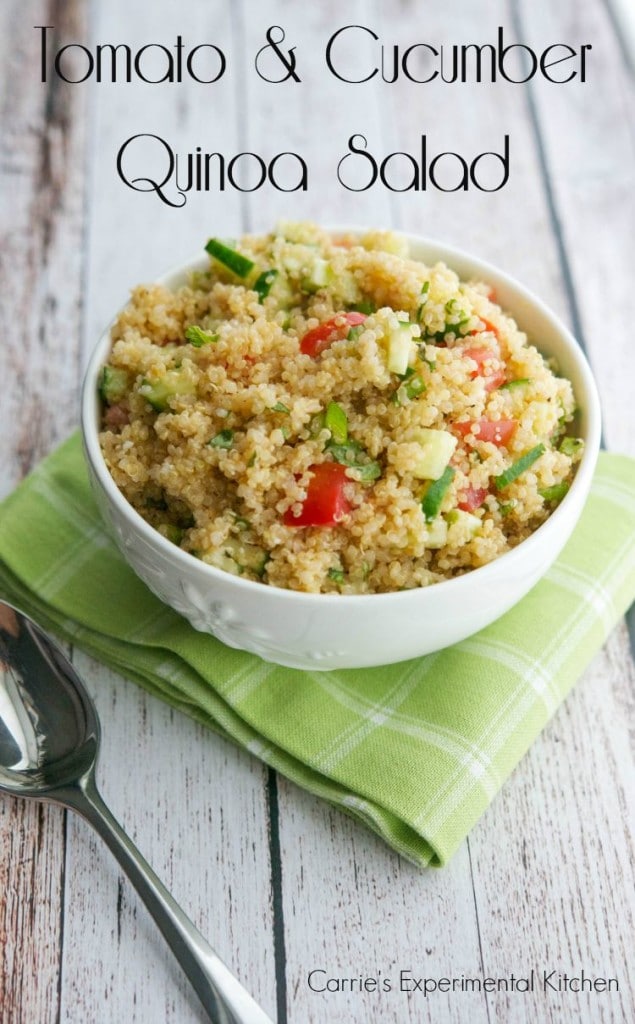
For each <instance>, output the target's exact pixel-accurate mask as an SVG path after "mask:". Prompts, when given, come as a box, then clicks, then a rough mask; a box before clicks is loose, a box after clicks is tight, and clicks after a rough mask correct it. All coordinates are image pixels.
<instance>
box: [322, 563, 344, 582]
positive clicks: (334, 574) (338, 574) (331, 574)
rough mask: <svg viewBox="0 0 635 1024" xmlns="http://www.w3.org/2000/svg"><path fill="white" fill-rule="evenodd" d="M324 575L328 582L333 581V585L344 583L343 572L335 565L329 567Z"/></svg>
mask: <svg viewBox="0 0 635 1024" xmlns="http://www.w3.org/2000/svg"><path fill="white" fill-rule="evenodd" d="M326 575H327V576H328V578H329V579H330V580H333V582H334V583H343V582H344V570H343V569H341V568H340V567H339V566H337V565H333V566H331V568H330V569H329V571H328V572H327V574H326Z"/></svg>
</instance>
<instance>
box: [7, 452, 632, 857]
mask: <svg viewBox="0 0 635 1024" xmlns="http://www.w3.org/2000/svg"><path fill="white" fill-rule="evenodd" d="M634 538H635V461H632V460H630V459H627V458H624V457H621V456H617V455H606V454H603V455H601V457H600V462H599V465H598V470H597V473H596V477H595V480H594V484H593V489H592V493H591V496H590V498H589V501H588V503H587V506H586V508H585V511H584V513H583V516H582V519H581V521H580V523H579V525H578V527H577V529H576V531H575V534H574V536H573V538H572V539H571V540H570V542H569V543H568V544H567V546H566V548H565V550H564V552H563V554H562V555H561V557H560V559H559V560H558V562H557V563H556V565H555V566H554V567H553V568H552V569H551V570H550V572H549V573H548V574H547V576H546V577H545V578H544V579H543V580H542V581H541V582H540V583H539V584H538V585H537V586H536V587H534V589H533V590H532V591H531V593H530V594H528V595H527V597H525V598H524V600H523V601H522V602H521V603H520V604H518V605H517V606H516V607H515V608H513V609H512V610H511V611H510V612H508V613H507V615H505V616H504V617H503V618H502V619H499V621H498V622H496V623H494V625H492V626H489V627H488V628H487V629H484V630H482V631H481V632H480V633H479V634H477V635H476V636H473V637H471V638H470V639H468V640H465V641H463V643H460V644H457V645H456V646H455V647H452V648H449V649H448V650H445V651H442V652H440V653H438V654H433V655H429V656H428V657H425V658H421V659H417V660H413V661H409V662H402V663H401V664H399V665H391V666H387V667H384V668H376V669H362V670H358V671H357V670H352V669H347V670H341V671H335V672H301V671H298V670H295V669H287V668H280V667H277V666H274V665H270V664H267V663H265V662H264V661H261V660H260V659H259V658H257V657H255V656H254V655H250V654H244V653H242V652H241V651H235V650H231V649H229V648H227V647H224V646H223V644H221V643H220V642H219V641H217V640H215V639H214V638H213V637H209V636H206V635H204V634H201V633H198V632H196V631H195V630H194V629H192V628H191V626H190V625H189V624H188V623H187V622H186V621H185V620H184V619H183V618H181V617H180V616H179V615H177V614H176V613H175V612H173V611H171V609H169V608H167V607H166V606H165V605H163V604H161V603H160V602H159V601H158V600H157V599H156V598H155V597H154V596H153V595H152V594H151V593H150V591H149V590H147V589H146V587H145V586H144V585H143V584H142V583H141V582H140V581H139V580H138V579H137V577H136V576H135V575H134V574H133V573H132V571H131V570H130V569H128V567H127V566H126V565H125V564H124V562H123V561H122V559H121V557H120V555H119V553H118V551H117V550H116V548H115V547H114V545H113V544H112V543H111V542H110V541H109V540H108V538H107V537H106V536H105V534H104V530H103V526H102V523H101V521H100V519H99V516H98V513H97V510H96V507H95V505H94V503H93V500H92V497H91V494H90V490H89V485H88V480H87V475H86V471H85V468H84V463H83V456H82V453H81V447H80V441H79V438H78V437H77V436H74V437H72V438H71V439H70V440H69V441H67V442H66V443H65V444H64V445H63V446H62V447H61V448H60V449H58V450H57V451H56V452H55V453H54V454H53V455H51V456H50V457H49V458H48V459H46V460H45V461H44V462H43V463H42V464H41V465H40V466H39V467H38V468H37V469H36V470H35V472H34V473H32V474H31V476H29V477H28V478H27V479H26V480H25V481H24V482H23V483H22V484H21V486H20V487H18V489H17V490H16V491H15V492H14V493H13V494H12V495H11V496H10V497H9V498H7V499H6V501H5V502H4V503H3V504H2V505H0V593H2V594H3V595H4V596H6V598H7V599H8V600H11V601H13V602H14V603H15V604H17V605H19V606H20V607H22V608H23V609H24V610H25V611H26V612H28V613H29V614H31V615H32V616H33V617H34V618H35V619H37V620H38V621H39V622H40V623H42V624H43V625H44V626H45V627H50V628H51V629H53V630H54V631H55V632H57V633H58V634H60V635H61V636H63V637H64V638H66V639H67V640H71V641H72V642H73V643H77V644H79V645H80V646H81V647H83V648H85V649H86V650H87V651H89V652H90V653H91V654H93V655H94V656H95V657H96V658H98V659H99V660H101V661H104V662H106V663H107V664H109V665H111V666H113V667H114V668H116V669H118V670H119V671H120V672H122V673H123V674H124V675H126V676H128V677H129V678H131V679H133V680H134V681H135V682H137V683H139V684H140V685H141V686H143V687H145V689H147V690H149V691H150V692H151V693H154V694H156V695H157V696H159V697H161V698H162V699H164V700H166V701H168V702H169V703H170V704H173V705H174V706H175V707H178V708H180V709H181V710H182V711H185V712H186V713H187V714H189V715H191V716H192V717H193V718H195V719H197V720H198V721H199V722H203V723H204V724H205V725H207V726H209V727H210V728H213V729H216V730H217V731H219V732H221V733H223V734H224V735H226V736H229V737H231V738H232V739H233V740H234V741H235V742H236V743H239V744H240V745H241V746H243V747H245V749H247V750H249V751H251V753H253V754H255V755H256V756H257V757H259V758H261V759H262V760H263V761H265V762H266V763H267V764H269V765H272V766H273V767H274V768H276V769H277V770H278V771H280V772H282V773H283V774H284V775H286V776H288V777H289V778H290V779H292V780H293V781H294V782H296V783H298V785H300V786H304V787H305V788H306V789H308V790H310V791H311V792H312V793H316V794H318V795H319V796H321V797H324V798H325V799H326V800H329V801H330V802H331V803H333V804H336V805H337V806H339V807H341V808H342V809H343V810H345V811H347V812H348V813H350V814H352V815H354V816H355V817H357V818H360V819H361V820H363V821H364V822H365V823H366V824H367V825H368V826H369V827H370V828H372V829H373V830H374V831H376V832H378V833H379V834H380V835H381V836H382V837H383V838H384V839H385V840H386V842H387V843H389V844H390V845H391V846H392V847H394V848H395V849H396V850H398V851H399V852H400V853H401V854H403V855H404V856H405V857H407V858H409V859H410V860H412V861H415V862H416V863H418V864H421V865H424V864H434V865H441V864H445V863H446V861H447V860H448V858H449V857H450V856H451V855H452V854H453V853H454V851H455V850H456V848H457V846H458V845H459V843H460V842H461V841H462V840H463V839H464V838H465V836H466V835H467V833H468V832H469V830H470V829H471V827H472V825H473V824H474V823H475V822H476V821H477V819H478V818H479V816H480V815H481V814H482V812H483V811H484V810H485V808H486V807H487V806H488V804H489V803H490V801H491V800H492V798H493V796H494V794H495V793H496V792H497V790H498V789H499V788H500V786H501V785H502V783H503V782H504V780H505V779H506V777H507V776H508V775H509V774H510V772H511V771H512V769H513V768H514V767H515V765H516V764H517V763H518V761H519V760H520V758H521V757H522V756H523V754H524V753H525V751H526V750H527V748H528V747H529V746H530V744H531V743H532V741H533V740H534V739H535V737H536V736H537V735H538V733H539V732H540V730H541V729H542V727H543V726H544V725H545V723H546V722H547V721H548V720H549V719H550V717H551V716H552V715H553V713H554V712H555V710H556V708H557V707H558V705H559V704H560V702H561V701H562V700H563V698H564V697H565V696H566V694H567V693H568V692H569V690H570V688H571V686H572V685H573V683H574V682H575V680H576V679H577V677H578V676H579V675H580V674H581V672H582V671H583V669H584V668H585V666H586V665H587V663H588V662H589V661H590V659H591V658H592V656H593V654H594V653H595V652H596V651H597V650H598V648H599V647H600V646H601V645H602V643H603V642H604V640H605V639H606V636H607V635H608V633H609V632H610V630H611V629H612V627H613V626H614V624H615V623H616V622H617V620H618V619H619V618H620V616H621V615H622V614H623V613H624V611H625V610H626V608H627V607H628V606H629V604H630V603H631V601H632V600H633V598H634V597H635V542H634Z"/></svg>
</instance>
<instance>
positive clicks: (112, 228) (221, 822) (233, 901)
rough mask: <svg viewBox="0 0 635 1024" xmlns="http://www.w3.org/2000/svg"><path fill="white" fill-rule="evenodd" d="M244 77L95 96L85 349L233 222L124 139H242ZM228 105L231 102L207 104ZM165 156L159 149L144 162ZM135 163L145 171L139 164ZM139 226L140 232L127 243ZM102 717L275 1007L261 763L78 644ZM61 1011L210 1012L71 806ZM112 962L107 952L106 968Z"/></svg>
mask: <svg viewBox="0 0 635 1024" xmlns="http://www.w3.org/2000/svg"><path fill="white" fill-rule="evenodd" d="M97 13H98V18H97V20H96V23H95V25H94V26H93V32H92V37H93V41H94V42H97V41H111V42H115V43H116V42H124V41H125V42H127V43H129V45H131V46H132V47H136V46H141V45H142V44H143V43H147V42H148V22H147V13H146V12H145V11H144V10H143V9H141V8H140V7H138V6H136V7H135V6H131V5H130V4H127V3H124V2H121V0H120V2H117V3H111V4H108V5H107V6H103V7H102V6H100V8H99V10H98V12H97ZM153 23H154V24H155V26H157V30H156V32H155V33H154V35H153V36H152V38H153V40H154V41H156V42H162V43H164V45H166V46H173V44H174V42H175V40H176V37H177V34H178V33H181V34H182V36H183V41H184V43H185V45H186V46H187V45H194V43H196V42H201V41H209V42H217V43H218V45H220V46H221V47H223V49H225V52H227V49H228V47H229V46H230V45H231V25H230V21H229V11H228V8H227V6H226V5H223V6H222V7H221V6H220V5H216V6H215V7H213V8H210V6H209V5H205V4H197V5H195V6H194V7H193V8H192V9H191V10H188V19H187V25H184V23H183V17H182V11H181V10H180V9H179V8H178V7H174V5H172V4H170V3H169V2H167V0H165V2H162V3H157V4H155V5H154V7H153ZM234 93H235V82H234V80H233V78H232V76H230V75H228V76H227V77H226V78H225V79H223V81H222V82H220V83H219V84H218V85H216V86H206V85H200V86H197V85H196V84H195V83H192V82H185V83H184V84H182V85H176V84H175V85H168V84H165V85H163V86H155V87H154V88H153V87H151V86H147V85H144V83H140V82H136V83H130V84H121V85H119V84H115V85H112V84H108V85H107V86H105V85H102V86H99V85H95V87H94V89H93V95H92V101H93V107H92V112H91V118H92V123H93V127H92V141H93V170H92V176H91V188H90V210H91V220H90V228H89V251H88V254H87V260H88V267H89V271H88V279H89V282H90V287H89V290H88V310H87V317H86V330H85V334H84V349H85V352H86V353H87V352H88V351H90V349H91V348H92V347H93V345H94V344H95V342H96V340H97V337H98V335H99V333H100V332H101V330H102V329H103V327H104V325H105V323H106V322H107V321H109V320H110V319H111V318H112V316H113V314H114V312H115V310H116V309H117V308H118V307H119V306H120V305H121V304H122V303H123V301H125V297H126V293H127V291H128V290H129V288H130V287H132V286H133V285H134V284H136V283H137V282H139V281H143V280H152V279H153V278H155V277H156V276H157V274H159V273H161V272H163V271H165V269H166V268H168V267H169V266H170V265H172V264H174V263H175V262H177V261H182V260H185V259H187V258H189V257H190V256H192V255H194V254H195V253H196V251H197V250H200V251H202V246H203V244H204V241H205V240H206V238H207V236H208V235H209V234H211V233H213V232H218V233H219V234H227V235H228V234H231V233H235V232H236V225H237V223H239V217H240V198H239V195H238V194H237V193H233V194H232V193H229V192H228V193H224V194H222V195H219V196H217V195H214V194H210V195H205V194H204V193H198V194H197V193H190V194H189V196H188V201H187V203H186V205H185V206H184V207H182V208H180V209H172V208H170V207H168V206H166V205H163V204H162V203H161V202H160V201H159V200H158V199H157V197H156V196H155V195H151V194H148V195H142V194H140V193H138V192H134V191H131V190H129V189H128V188H126V186H125V185H124V184H123V183H121V182H120V181H119V180H118V179H117V178H116V175H115V161H116V155H117V151H118V149H119V147H120V146H121V144H122V143H123V142H124V141H125V140H126V139H127V138H129V137H130V136H132V135H134V134H135V133H137V132H147V133H155V134H156V135H159V136H161V137H162V138H164V139H166V141H168V142H169V143H170V144H171V145H173V146H174V148H175V149H177V148H178V150H179V152H185V153H186V152H188V151H192V152H194V150H195V148H196V146H197V145H198V144H201V145H202V146H203V148H207V149H210V150H211V149H219V150H221V151H224V152H227V153H230V154H231V153H232V152H234V151H237V150H236V144H237V143H236V115H235V101H234ZM218 111H222V112H223V116H222V117H212V116H211V114H213V113H215V112H218ZM155 166H156V162H155V161H154V160H152V161H150V163H149V164H148V170H149V169H150V167H155ZM138 173H140V172H138ZM131 242H132V243H133V244H131ZM76 664H77V666H78V667H79V668H80V671H82V672H84V673H85V674H86V678H87V680H88V682H89V686H90V688H91V689H92V692H93V693H94V694H95V697H96V699H97V703H98V707H99V709H100V711H101V713H102V718H103V725H104V754H103V757H102V760H101V765H102V767H101V769H100V773H99V778H100V780H101V784H102V788H103V791H104V795H105V797H106V798H107V800H108V801H109V802H110V803H111V804H112V807H113V811H114V813H115V814H116V815H117V816H118V817H119V818H120V820H122V822H123V823H124V825H125V826H126V827H127V828H128V829H129V830H130V832H131V834H132V836H133V838H134V839H135V841H136V842H137V843H138V845H139V847H140V849H141V850H142V852H143V853H144V855H145V856H146V857H147V859H148V860H149V861H150V863H151V864H152V865H153V867H154V868H155V870H156V871H157V873H158V874H159V876H160V877H161V878H162V879H163V880H164V881H165V882H166V884H167V885H168V887H169V888H170V889H171V890H172V891H173V893H174V895H175V897H176V898H177V899H178V900H179V901H180V902H181V903H182V904H183V906H184V908H185V909H186V911H187V912H188V913H190V915H191V916H192V918H193V919H194V920H195V921H196V923H197V924H198V925H199V926H200V927H201V929H202V930H203V932H204V933H205V934H206V935H207V936H208V937H209V939H210V942H211V943H212V945H213V946H214V947H215V948H216V949H217V950H218V952H219V954H220V955H221V956H223V958H224V959H225V960H226V962H227V963H228V964H229V965H231V967H232V968H233V969H234V970H235V972H236V973H237V975H238V976H239V977H240V978H241V980H242V981H243V982H244V983H245V985H246V986H247V987H248V988H249V990H250V991H251V992H252V993H253V994H254V996H255V997H256V998H258V999H260V1000H261V1002H262V1004H263V1005H264V1006H266V1007H267V1008H268V1009H269V1011H270V1012H272V1013H273V1012H275V970H274V966H273V938H272V911H271V885H270V864H269V856H268V842H267V829H268V821H267V800H266V772H265V771H264V769H263V768H262V766H261V764H260V763H259V762H258V761H256V760H255V759H253V758H251V757H250V756H249V755H247V754H243V753H241V752H240V751H238V750H236V749H234V748H233V747H232V746H230V745H229V744H227V743H225V742H223V741H222V740H220V739H219V738H218V737H216V736H214V735H213V734H210V733H209V732H208V731H207V730H204V729H202V728H201V727H199V726H197V725H195V724H194V723H192V722H191V721H189V720H188V719H186V718H185V717H184V716H182V715H178V714H174V713H173V712H172V711H171V710H170V709H169V708H167V707H166V706H165V705H163V704H162V703H160V702H159V701H157V700H155V699H153V698H150V697H148V696H146V695H145V694H143V693H141V692H140V691H139V690H138V689H137V688H136V687H135V686H133V684H131V683H125V682H124V681H122V680H121V679H120V678H119V677H117V676H116V675H114V674H113V673H110V672H107V671H106V670H105V669H104V668H103V667H100V666H99V665H97V664H96V663H94V662H92V661H91V660H90V659H87V658H85V657H83V656H81V655H79V654H78V655H77V657H76ZM68 835H69V839H68V863H67V872H66V878H67V884H66V899H65V920H64V956H63V974H62V1018H63V1019H64V1020H68V1021H78V1022H79V1021H84V1020H88V1019H91V1016H93V1015H94V1014H95V1007H98V1008H101V1010H100V1011H99V1012H103V1014H104V1015H105V1016H107V1018H108V1019H111V1020H126V1021H130V1022H133V1021H139V1022H145V1021H149V1020H166V1021H178V1022H179V1024H186V1022H188V1021H199V1020H201V1019H202V1015H201V1011H200V1010H199V1007H198V1002H197V1000H196V997H195V996H194V995H193V993H192V991H191V990H190V988H189V985H188V984H187V982H185V981H184V979H183V978H182V976H181V974H180V972H179V970H178V968H177V967H176V966H175V963H174V961H173V958H172V956H171V954H170V953H169V952H168V951H167V949H166V948H165V946H164V943H163V940H162V939H161V937H160V936H159V935H158V933H157V931H156V929H155V927H154V925H153V923H152V921H151V920H150V919H149V917H148V916H147V915H146V914H145V912H144V910H143V908H142V907H140V906H139V902H138V900H137V898H136V895H135V894H134V892H133V891H132V890H131V889H130V886H129V885H128V883H127V882H126V881H125V880H124V879H123V878H122V877H121V875H120V873H119V872H118V870H117V868H116V866H115V865H114V863H113V861H112V858H111V857H110V855H109V854H108V852H107V851H105V850H103V849H102V848H101V846H99V845H98V841H97V840H95V839H94V838H93V837H92V836H91V835H90V834H89V833H88V830H87V827H86V826H85V825H84V824H83V823H82V822H81V821H77V820H75V819H73V820H71V822H70V823H69V833H68ZM102 964H103V968H102Z"/></svg>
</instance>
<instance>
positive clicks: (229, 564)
mask: <svg viewBox="0 0 635 1024" xmlns="http://www.w3.org/2000/svg"><path fill="white" fill-rule="evenodd" d="M268 558H269V555H268V553H267V552H266V551H265V550H264V548H261V547H258V545H257V544H244V543H243V542H242V541H240V540H238V538H237V537H227V538H226V540H225V541H224V542H223V545H222V547H221V548H220V549H219V550H218V551H215V552H214V553H213V554H212V555H210V557H209V562H210V564H211V565H215V566H216V568H217V569H223V570H224V571H225V572H231V573H233V575H234V576H241V575H242V574H243V573H245V572H250V573H253V574H254V576H262V574H263V573H264V571H265V566H266V564H267V560H268Z"/></svg>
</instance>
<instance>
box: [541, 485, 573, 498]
mask: <svg viewBox="0 0 635 1024" xmlns="http://www.w3.org/2000/svg"><path fill="white" fill-rule="evenodd" d="M568 490H569V484H568V483H567V482H566V481H565V480H563V481H562V483H560V484H554V485H553V487H543V488H542V489H541V488H539V489H538V493H539V494H540V495H541V497H542V498H544V500H545V501H562V499H563V498H564V496H565V494H566V493H567V491H568Z"/></svg>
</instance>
